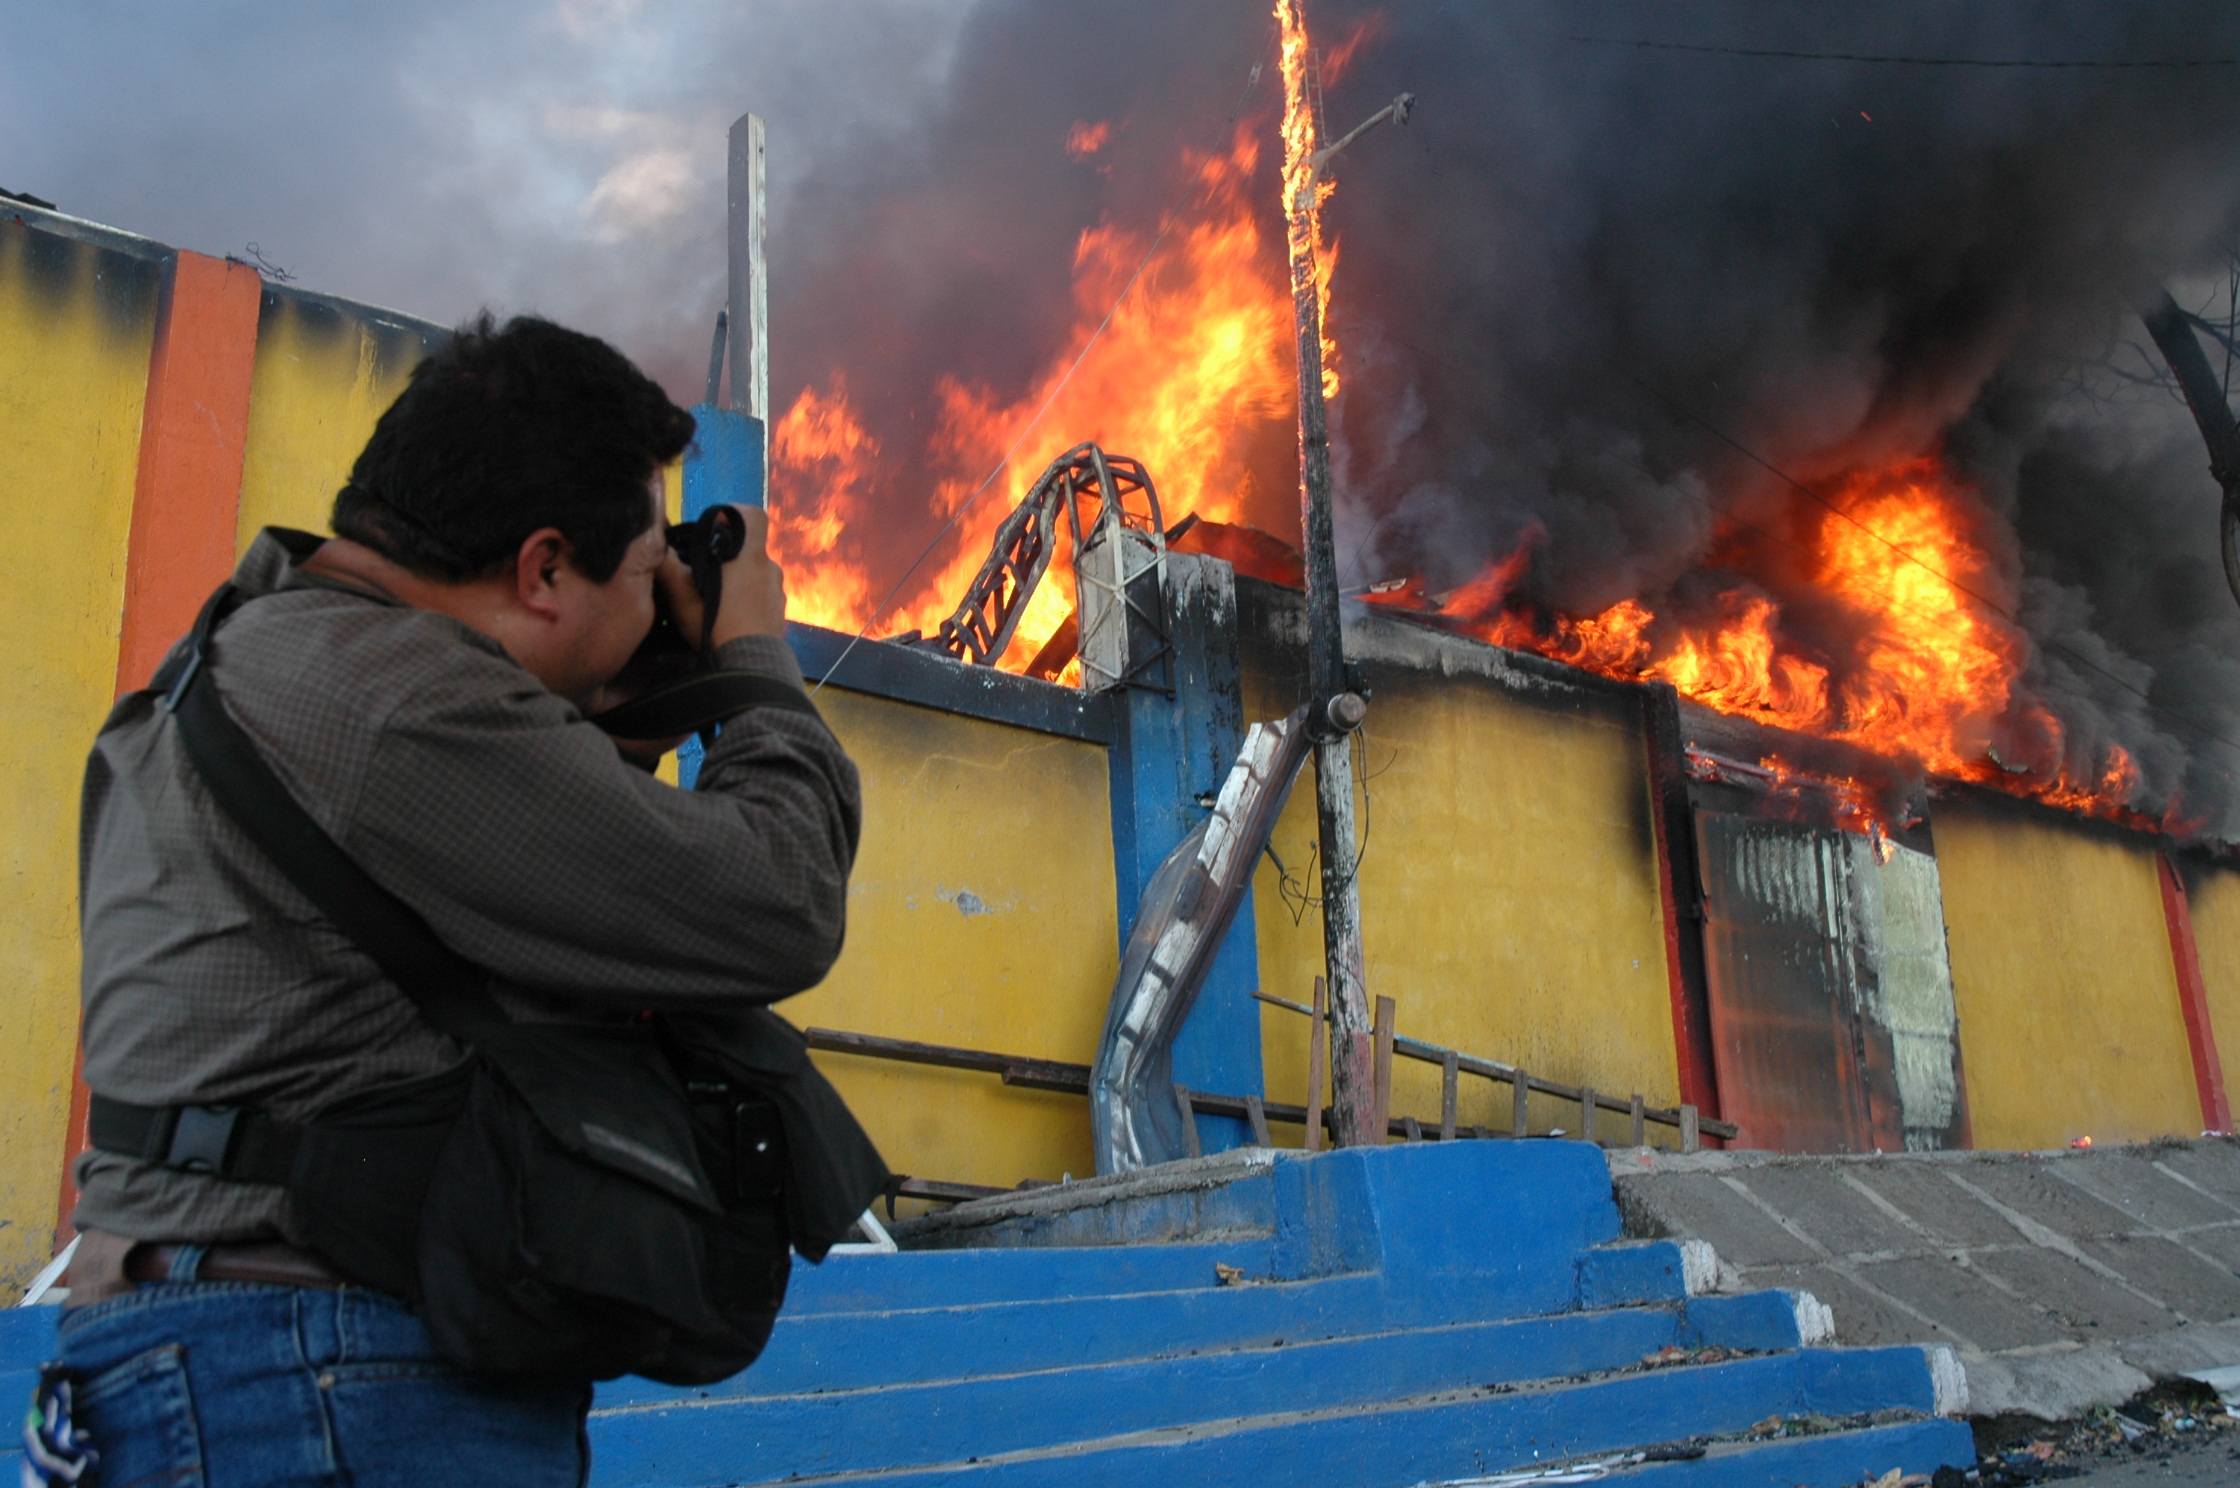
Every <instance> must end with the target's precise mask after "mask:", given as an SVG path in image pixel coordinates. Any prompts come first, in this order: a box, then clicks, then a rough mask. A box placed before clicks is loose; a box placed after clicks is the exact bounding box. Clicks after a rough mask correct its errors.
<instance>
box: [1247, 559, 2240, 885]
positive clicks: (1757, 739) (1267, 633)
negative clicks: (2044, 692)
mask: <svg viewBox="0 0 2240 1488" xmlns="http://www.w3.org/2000/svg"><path fill="white" fill-rule="evenodd" d="M1237 618H1238V625H1239V628H1240V630H1242V631H1244V632H1246V633H1247V634H1248V635H1249V636H1250V637H1251V638H1252V639H1254V640H1256V641H1258V642H1259V643H1261V644H1262V645H1268V646H1274V647H1277V648H1281V649H1287V650H1297V649H1299V648H1303V647H1304V646H1305V644H1306V596H1305V595H1304V594H1303V593H1302V592H1301V591H1300V590H1298V589H1295V588H1292V587H1290V586H1288V585H1284V584H1277V583H1272V582H1269V581H1268V580H1265V579H1257V578H1252V577H1249V576H1247V575H1245V574H1241V573H1240V574H1239V575H1237ZM1344 623H1345V641H1346V655H1347V658H1348V660H1349V661H1353V662H1358V663H1361V664H1363V665H1367V666H1378V667H1392V668H1398V669H1400V670H1402V671H1406V672H1412V673H1417V674H1421V675H1425V676H1433V677H1442V678H1454V679H1470V680H1475V681H1480V682H1486V683H1490V684H1492V685H1493V686H1495V687H1497V688H1499V689H1501V690H1502V691H1504V692H1507V693H1510V694H1511V695H1513V696H1517V697H1520V698H1524V699H1528V700H1533V701H1538V702H1541V703H1543V704H1554V705H1557V706H1562V705H1564V704H1566V703H1569V704H1574V705H1576V704H1578V703H1581V702H1585V701H1587V700H1588V699H1590V698H1601V699H1611V698H1626V699H1636V700H1644V701H1645V700H1646V698H1647V697H1648V695H1649V694H1650V693H1652V692H1653V691H1656V690H1659V689H1663V688H1665V687H1666V686H1667V684H1664V683H1660V682H1627V681H1621V680H1619V679H1617V678H1613V677H1605V676H1603V675H1601V674H1600V673H1597V672H1589V671H1585V670H1583V669H1581V668H1579V667H1574V666H1571V665H1569V664H1567V663H1565V662H1561V661H1555V660H1551V659H1550V658H1548V657H1544V656H1537V655H1534V654H1533V653H1531V652H1527V651H1512V650H1510V649H1508V648H1507V647H1504V646H1497V645H1494V644H1493V643H1491V642H1490V641H1481V640H1478V639H1477V638H1475V637H1473V636H1468V635H1463V634H1460V633H1458V632H1456V631H1453V630H1450V629H1448V628H1446V627H1445V626H1443V625H1440V624H1438V623H1437V622H1436V621H1435V620H1428V619H1425V618H1422V617H1419V616H1416V615H1413V614H1411V613H1409V612H1407V611H1405V610H1398V609H1392V608H1388V607H1385V606H1382V605H1371V604H1363V603H1360V602H1358V601H1350V600H1349V601H1347V602H1346V603H1345V605H1344ZM1372 680H1373V679H1372ZM1680 717H1681V732H1682V736H1683V742H1684V743H1685V744H1686V745H1689V746H1701V747H1702V748H1704V749H1707V750H1710V751H1714V752H1716V753H1718V754H1722V755H1730V756H1732V755H1743V756H1747V757H1749V758H1756V757H1757V754H1758V752H1761V751H1762V752H1767V753H1770V752H1773V751H1775V750H1786V751H1788V753H1789V755H1790V757H1792V758H1798V759H1803V760H1807V761H1810V762H1811V766H1812V767H1814V768H1818V769H1820V770H1824V771H1825V772H1827V773H1829V774H1840V773H1854V774H1855V773H1860V772H1861V771H1862V770H1864V769H1866V768H1869V767H1873V768H1877V769H1879V770H1880V771H1882V772H1890V771H1891V770H1892V768H1893V764H1894V763H1896V762H1892V761H1888V760H1883V759H1880V758H1878V757H1876V756H1874V755H1872V754H1871V753H1869V752H1868V751H1866V750H1863V749H1861V748H1859V747H1858V746H1856V745H1852V744H1846V743H1843V742H1841V741H1838V740H1830V739H1821V738H1817V737H1814V736H1811V735H1806V734H1797V733H1792V732H1790V731H1788V730H1785V729H1776V728H1772V727H1769V726H1767V725H1765V724H1761V723H1757V722H1755V721H1753V720H1751V719H1747V718H1741V717H1737V716H1734V715H1732V714H1725V713H1720V712H1718V711H1717V710H1715V709H1712V708H1707V707H1705V706H1703V705H1702V704H1700V703H1695V702H1691V701H1689V700H1688V699H1686V698H1682V699H1680ZM1898 768H1899V769H1900V770H1903V769H1904V768H1905V766H1904V765H1902V764H1899V765H1898ZM1912 777H1913V778H1914V779H1915V780H1918V781H1919V782H1920V784H1921V788H1922V789H1924V790H1925V792H1926V794H1927V796H1928V797H1929V799H1930V800H1932V801H1934V800H1967V801H1979V802H1986V803H1991V802H1996V803H2002V804H2004V805H2006V806H2008V807H2011V808H2013V809H2014V810H2016V811H2020V812H2023V813H2026V814H2029V815H2032V816H2036V817H2038V818H2039V819H2041V820H2045V821H2049V822H2060V823H2064V824H2066V825H2068V826H2070V827H2080V826H2081V827H2084V828H2087V829H2088V830H2091V831H2093V832H2094V833H2096V834H2097V833H2103V832H2104V833H2107V834H2111V835H2114V836H2118V837H2120V839H2121V840H2123V841H2127V842H2142V841H2144V842H2152V843H2157V844H2159V845H2161V846H2162V847H2164V848H2167V849H2170V850H2172V851H2176V852H2180V853H2184V854H2187V855H2190V856H2194V857H2200V858H2208V859H2213V860H2216V861H2219V862H2224V863H2232V864H2240V843H2234V842H2226V841H2220V840H2216V839H2209V838H2203V839H2196V840H2182V839H2180V838H2178V837H2175V836H2173V835H2172V834H2170V833H2168V832H2166V831H2161V830H2158V829H2153V828H2148V827H2141V826H2136V825H2132V824H2129V823H2125V822H2119V821H2112V820H2109V819H2108V818H2106V817H2100V816H2094V815H2091V814H2089V813H2086V812H2082V811H2073V810H2069V809H2065V808H2063V807H2059V806H2055V805H2051V804H2049V803H2047V802H2044V801H2039V800H2033V799H2030V798H2028V797H2024V796H2018V795H2014V794H2012V793H2010V792H2006V791H2002V790H1999V789H1997V788H1995V787H1993V786H1988V785H1983V784H1980V783H1977V782H1974V781H1967V780H1959V779H1954V778H1951V777H1947V776H1941V775H1924V774H1923V773H1922V772H1921V771H1920V770H1919V768H1918V767H1917V766H1915V767H1912Z"/></svg>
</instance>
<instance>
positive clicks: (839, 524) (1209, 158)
mask: <svg viewBox="0 0 2240 1488" xmlns="http://www.w3.org/2000/svg"><path fill="white" fill-rule="evenodd" d="M1108 132H1109V131H1103V130H1101V129H1100V128H1099V127H1094V126H1091V127H1087V128H1085V127H1084V126H1079V125H1077V126H1075V129H1074V130H1073V132H1072V134H1071V136H1070V137H1069V143H1070V146H1071V147H1072V148H1074V149H1076V150H1078V149H1079V148H1080V146H1081V145H1082V142H1083V141H1084V139H1086V138H1088V137H1091V136H1094V137H1095V139H1096V140H1097V142H1098V143H1099V144H1100V145H1101V144H1102V142H1103V140H1104V138H1105V135H1106V133H1108ZM1054 144H1055V142H1054ZM1258 165H1259V145H1258V144H1257V142H1256V141H1255V139H1254V137H1253V133H1252V128H1251V125H1250V124H1249V122H1246V123H1240V124H1239V126H1238V128H1237V130H1236V132H1235V134H1234V135H1233V137H1232V138H1231V140H1230V142H1229V145H1228V148H1227V149H1225V150H1221V151H1216V152H1212V153H1197V152H1190V151H1186V152H1185V153H1184V155H1183V159H1182V171H1183V175H1184V179H1185V183H1186V185H1187V188H1188V189H1187V193H1186V196H1185V199H1184V200H1183V202H1182V203H1181V204H1180V205H1179V206H1178V207H1177V208H1176V209H1175V210H1174V211H1173V212H1172V213H1170V214H1169V215H1168V216H1167V217H1166V218H1165V219H1164V220H1163V221H1162V222H1160V223H1159V224H1157V225H1156V226H1154V227H1153V228H1152V229H1151V230H1149V231H1144V230H1141V229H1136V228H1130V227H1126V226H1123V225H1121V224H1118V223H1114V222H1109V221H1108V222H1105V223H1102V224H1099V225H1097V226H1095V227H1091V228H1088V229H1086V230H1085V231H1083V232H1082V234H1081V235H1080V237H1079V239H1078V240H1077V242H1076V245H1075V249H1074V265H1073V293H1074V321H1073V324H1072V326H1071V328H1070V330H1069V331H1068V332H1067V334H1066V336H1065V337H1064V339H1063V340H1062V342H1061V343H1060V344H1059V345H1058V346H1057V348H1056V350H1055V352H1054V353H1053V355H1052V356H1051V358H1050V361H1049V363H1048V365H1047V367H1046V368H1045V370H1044V372H1043V373H1042V374H1041V375H1040V376H1038V377H1036V378H1035V379H1034V381H1033V383H1032V384H1031V385H1030V386H1028V387H1027V388H1025V389H1024V390H1022V391H1021V392H1019V393H1018V394H1017V395H1016V396H1011V397H1006V396H1004V395H1002V394H999V393H997V392H995V391H994V390H992V389H989V388H987V387H982V386H976V385H971V384H967V383H964V382H961V381H959V380H957V379H955V378H952V377H944V378H942V379H941V380H940V382H939V383H938V384H937V385H936V386H935V387H934V388H932V389H931V390H930V402H931V411H932V413H933V416H934V420H935V428H936V432H935V434H934V436H933V437H932V439H931V440H930V441H928V443H927V446H926V456H927V459H928V461H929V462H930V468H931V470H932V472H933V475H932V478H931V479H930V480H928V479H927V478H926V477H925V476H923V475H920V476H919V479H920V480H921V481H923V482H925V484H929V485H930V486H931V490H930V491H927V490H925V489H924V488H923V486H921V487H920V489H917V490H892V491H890V490H887V489H884V488H883V487H882V484H881V482H882V480H894V479H897V477H894V476H892V475H887V474H884V473H883V472H884V471H885V470H886V469H887V468H888V467H887V466H883V465H882V462H881V459H880V456H881V449H880V444H879V441H878V440H877V439H875V438H874V437H873V436H872V435H871V434H870V433H868V432H866V430H865V429H864V427H863V425H862V424H861V422H859V420H858V418H857V416H856V415H855V413H854V412H853V411H852V409H851V407H850V404H849V402H848V389H847V384H846V381H845V380H844V379H843V378H841V377H838V376H835V377H834V378H833V379H832V380H831V381H830V382H829V383H827V384H826V385H825V386H824V387H821V388H819V387H811V388H809V389H807V390H806V391H804V392H803V393H802V394H801V395H800V397H799V398H797V399H796V400H795V401H794V404H793V406H792V407H791V408H790V409H788V410H787V411H786V413H785V415H784V417H783V418H781V419H780V420H779V421H778V423H777V426H776V428H775V429H774V430H773V431H772V441H771V466H772V469H771V484H772V492H773V501H774V505H775V506H776V508H777V510H778V513H779V515H780V520H779V522H778V523H777V524H776V526H775V527H774V529H773V533H774V541H775V545H776V547H777V553H778V557H779V560H780V561H781V562H782V563H784V564H785V566H786V575H787V590H788V594H789V597H790V601H791V613H792V614H793V615H794V617H795V618H797V619H801V620H806V621H810V622H812V623H815V624H819V625H826V626H830V627H833V628H835V629H841V630H850V631H852V630H854V629H856V628H857V627H858V626H860V625H863V624H865V623H866V622H867V621H869V620H871V619H872V617H871V614H870V612H871V610H872V608H873V607H874V606H875V605H877V604H878V603H879V602H880V601H881V600H882V599H884V598H885V595H884V594H883V593H876V592H873V589H874V585H873V581H872V579H871V577H870V576H869V575H868V574H867V573H866V572H865V571H864V569H863V567H862V566H861V564H860V558H859V555H857V554H855V553H853V552H851V551H850V549H849V548H848V547H847V546H846V544H845V537H846V533H847V530H848V528H849V527H850V526H851V525H853V524H856V523H859V522H880V521H892V520H894V516H893V513H894V511H895V510H896V508H897V507H901V508H903V509H906V510H910V511H913V512H914V511H918V510H923V509H925V508H927V507H930V508H931V510H932V511H933V513H934V514H935V515H936V516H938V517H940V518H943V519H946V518H947V517H949V516H951V515H952V514H954V513H955V512H956V511H957V510H958V508H959V507H960V506H962V505H964V504H965V503H966V502H968V501H969V502H970V503H971V505H970V508H969V510H967V511H966V513H965V515H964V517H963V518H962V520H960V521H959V522H958V524H957V526H958V531H957V532H956V533H955V534H954V535H952V536H951V537H950V538H948V539H946V540H945V541H944V542H943V543H942V544H941V545H940V547H939V549H938V550H937V552H938V555H939V556H937V558H936V559H935V560H934V561H930V562H928V563H927V564H926V565H925V566H924V567H923V568H921V569H920V570H919V571H918V572H917V573H916V574H914V575H913V576H912V577H911V578H910V580H909V581H908V583H907V584H906V586H905V587H904V589H903V591H902V592H901V594H900V595H899V596H898V597H897V599H896V602H895V604H894V605H893V607H892V608H891V609H888V610H885V611H882V612H881V614H880V615H879V616H878V617H877V619H876V621H875V626H876V629H875V633H877V634H881V635H885V634H891V633H893V632H896V631H900V630H903V629H907V628H911V627H916V628H918V629H921V630H925V631H929V632H930V631H931V630H932V629H933V628H934V627H935V626H936V625H938V624H939V622H940V621H941V619H942V618H943V617H944V616H946V615H947V614H948V612H949V611H950V610H951V608H953V607H954V606H955V605H956V603H957V602H958V600H959V599H960V598H962V596H963V594H964V592H965V588H966V586H967V585H969V584H970V583H971V581H972V578H973V575H974V574H975V573H976V572H977V571H978V570H979V567H980V564H981V563H982V561H983V560H984V559H985V558H986V557H987V553H988V544H989V541H990V539H991V537H992V535H993V533H994V531H995V528H996V527H997V525H998V524H999V523H1001V522H1002V520H1003V519H1004V517H1005V516H1007V515H1008V514H1009V513H1010V512H1011V510H1012V508H1013V507H1015V506H1017V505H1018V503H1019V501H1020V500H1021V499H1022V498H1023V497H1024V496H1025V495H1026V493H1027V491H1028V489H1029V488H1030V487H1031V486H1032V485H1033V483H1034V481H1035V478H1036V477H1037V476H1038V475H1040V474H1041V473H1042V468H1043V466H1044V464H1045V463H1047V461H1048V460H1049V459H1050V458H1051V457H1052V456H1054V455H1056V454H1058V453H1060V452H1061V451H1063V450H1065V449H1067V448H1069V447H1071V446H1072V445H1074V444H1077V443H1079V442H1081V441H1082V440H1093V441H1095V442H1096V443H1098V444H1100V445H1102V446H1104V448H1106V449H1107V450H1110V451H1112V452H1113V453H1116V454H1126V455H1133V456H1135V457H1136V458H1137V459H1140V460H1142V461H1143V462H1144V464H1145V465H1146V466H1147V467H1148V468H1149V469H1150V471H1151V475H1152V479H1153V480H1154V482H1156V484H1157V487H1158V491H1159V496H1160V501H1161V505H1162V507H1163V508H1164V512H1165V516H1166V520H1167V522H1168V523H1169V524H1170V525H1171V524H1172V523H1174V522H1175V521H1177V520H1179V519H1180V518H1181V517H1182V516H1183V515H1184V514H1186V513H1190V512H1195V513H1197V514H1199V515H1200V516H1202V517H1206V518H1210V519H1214V520H1224V521H1226V520H1235V519H1237V518H1240V517H1241V516H1243V515H1244V514H1245V512H1246V510H1247V507H1248V504H1249V503H1250V502H1251V500H1252V497H1253V494H1254V491H1255V481H1256V476H1255V473H1254V469H1253V462H1252V459H1251V456H1252V454H1253V452H1254V450H1255V448H1256V442H1257V444H1258V445H1262V446H1264V445H1265V444H1266V443H1267V437H1266V436H1267V435H1268V434H1269V433H1271V432H1272V431H1274V430H1279V429H1281V428H1284V427H1286V426H1287V425H1288V423H1289V420H1290V416H1291V408H1292V402H1293V397H1294V394H1295V391H1296V389H1297V385H1298V384H1297V375H1298V374H1297V372H1296V370H1295V368H1294V367H1293V366H1292V362H1291V357H1290V355H1289V330H1290V321H1291V305H1290V301H1289V299H1288V297H1287V296H1286V295H1285V294H1284V292H1283V285H1282V282H1281V279H1280V277H1278V276H1279V274H1280V268H1279V266H1278V264H1277V262H1276V261H1275V259H1274V256H1273V254H1272V253H1271V251H1270V249H1271V246H1272V245H1270V244H1268V243H1266V242H1264V241H1263V233H1262V231H1261V220H1262V219H1261V218H1260V216H1259V215H1258V214H1257V213H1256V212H1255V210H1254V208H1253V202H1252V183H1253V177H1254V173H1255V171H1256V170H1257V168H1258ZM1139 270H1140V273H1139ZM1108 314H1109V315H1110V320H1109V322H1106V316H1107V315H1108ZM1100 324H1102V326H1103V329H1102V332H1101V334H1099V326H1100ZM1092 341H1093V342H1094V345H1093V346H1092V345H1091V343H1092ZM1084 348H1087V355H1086V356H1084V355H1083V354H1082V353H1083V351H1084ZM1077 359H1078V360H1079V363H1080V364H1079V366H1078V367H1076V366H1075V365H1074V364H1075V362H1076V360H1077ZM1014 442H1016V443H1017V445H1018V449H1017V453H1016V455H1015V456H1014V457H1013V459H1012V461H1011V463H1010V464H1008V465H1007V466H1005V467H1004V469H1003V471H1002V473H1001V475H1000V476H998V477H997V478H996V480H995V481H994V482H993V484H992V485H991V486H990V487H989V489H987V490H985V491H983V492H980V494H979V495H978V497H977V499H974V492H975V491H976V490H977V489H978V488H979V486H980V485H981V482H982V481H983V480H984V479H985V478H986V476H987V473H988V472H989V471H990V470H991V469H993V468H994V467H995V465H996V462H997V461H998V460H999V459H1001V458H1002V457H1003V456H1004V454H1005V453H1006V452H1007V451H1009V450H1010V449H1011V447H1012V445H1013V444H1014ZM1269 494H1270V495H1271V496H1275V495H1279V494H1280V493H1274V492H1271V493H1269ZM1060 526H1061V533H1062V529H1063V523H1061V524H1060ZM1060 541H1061V543H1062V542H1063V541H1064V539H1063V536H1062V535H1061V539H1060ZM885 582H886V583H888V584H891V583H893V582H894V581H893V580H892V579H887V580H885ZM1072 604H1073V600H1072V580H1071V571H1070V566H1069V565H1068V563H1067V562H1066V561H1065V560H1064V558H1063V555H1061V556H1060V557H1059V559H1058V561H1056V562H1053V563H1052V564H1051V567H1050V571H1049V576H1048V577H1047V578H1046V579H1045V580H1044V582H1043V584H1042V587H1041V588H1040V590H1038V591H1037V593H1036V594H1035V597H1034V599H1033V600H1032V602H1031V603H1030V604H1029V606H1028V608H1027V611H1026V614H1025V616H1024V617H1023V618H1022V620H1021V622H1020V626H1019V631H1018V634H1017V637H1016V639H1015V640H1014V641H1013V644H1012V647H1011V650H1010V652H1009V653H1008V655H1007V657H1006V659H1005V664H1006V665H1008V666H1020V665H1024V664H1025V662H1026V660H1027V659H1029V658H1031V657H1032V656H1033V655H1034V654H1035V652H1036V651H1037V650H1038V649H1039V648H1040V647H1041V645H1042V642H1043V641H1044V640H1046V639H1047V638H1048V637H1049V635H1050V634H1051V632H1052V631H1054V630H1056V629H1057V627H1058V625H1059V624H1060V623H1061V622H1062V621H1063V620H1064V619H1065V617H1066V615H1067V614H1068V613H1069V612H1070V610H1071V609H1072Z"/></svg>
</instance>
